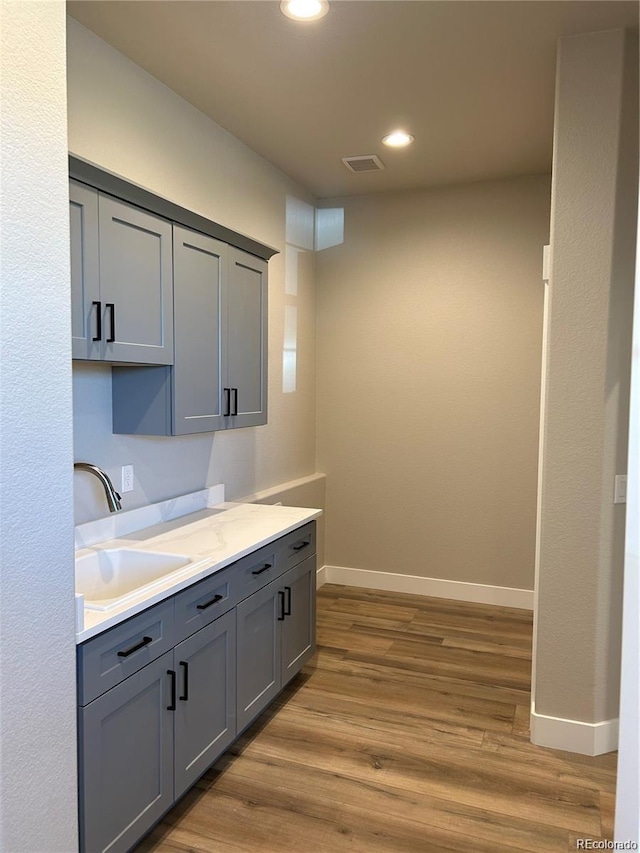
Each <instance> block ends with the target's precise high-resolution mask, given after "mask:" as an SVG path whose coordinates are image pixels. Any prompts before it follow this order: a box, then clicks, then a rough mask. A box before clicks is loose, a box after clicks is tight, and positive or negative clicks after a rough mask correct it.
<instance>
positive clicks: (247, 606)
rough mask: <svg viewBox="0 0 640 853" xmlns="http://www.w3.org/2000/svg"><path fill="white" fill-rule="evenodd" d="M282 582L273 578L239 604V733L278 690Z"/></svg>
mask: <svg viewBox="0 0 640 853" xmlns="http://www.w3.org/2000/svg"><path fill="white" fill-rule="evenodd" d="M281 609H282V585H281V583H280V581H279V580H276V581H272V582H271V583H270V584H267V586H265V587H264V588H263V589H261V590H259V591H258V592H254V593H253V595H250V596H249V598H247V599H245V601H242V602H241V603H240V604H239V605H238V607H237V611H238V685H237V693H238V718H237V719H238V731H239V732H241V731H242V730H243V729H245V728H246V727H247V726H248V725H249V723H251V722H252V721H253V720H255V718H256V717H257V716H258V714H259V713H260V712H261V711H263V710H264V709H265V708H266V707H267V705H268V704H269V703H270V702H271V700H272V699H274V698H275V696H277V695H278V693H279V691H280V686H281V683H282V677H281V663H280V631H279V625H278V619H279V618H281V617H280V612H281Z"/></svg>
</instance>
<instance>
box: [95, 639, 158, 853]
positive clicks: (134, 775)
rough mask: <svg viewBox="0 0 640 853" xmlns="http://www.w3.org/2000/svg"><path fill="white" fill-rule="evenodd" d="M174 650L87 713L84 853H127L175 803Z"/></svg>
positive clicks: (115, 690) (106, 695)
mask: <svg viewBox="0 0 640 853" xmlns="http://www.w3.org/2000/svg"><path fill="white" fill-rule="evenodd" d="M172 666H173V651H171V652H167V653H166V654H164V655H163V656H162V657H160V658H158V659H157V660H155V661H153V663H150V664H149V665H148V666H146V667H144V668H143V669H141V670H140V671H139V672H137V673H136V674H135V675H132V676H130V677H129V678H127V679H126V680H125V681H123V682H121V683H120V684H119V685H118V686H117V687H114V688H112V689H111V690H109V691H107V692H106V693H104V694H103V695H102V696H100V697H99V698H98V699H96V700H94V701H93V702H91V703H90V704H89V705H87V706H85V707H84V708H81V709H80V712H79V751H80V756H79V757H80V768H82V770H81V774H80V838H81V849H82V850H83V851H84V853H102V851H106V850H108V851H109V853H124V851H126V850H129V849H130V848H131V846H132V845H133V844H134V843H135V842H136V841H137V840H138V839H139V838H140V837H141V836H142V835H144V833H145V832H146V831H147V830H148V829H150V828H151V827H152V826H153V824H154V823H156V821H157V820H159V818H160V817H161V816H162V815H163V814H164V812H165V811H166V810H167V809H168V808H169V807H170V806H171V804H172V803H173V712H172V711H171V710H169V707H168V706H169V705H170V704H171V677H170V676H169V675H168V674H167V670H171V669H172Z"/></svg>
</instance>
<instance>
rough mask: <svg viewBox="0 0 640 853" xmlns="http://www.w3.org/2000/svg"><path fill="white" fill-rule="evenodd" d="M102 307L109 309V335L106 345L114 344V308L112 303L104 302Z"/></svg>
mask: <svg viewBox="0 0 640 853" xmlns="http://www.w3.org/2000/svg"><path fill="white" fill-rule="evenodd" d="M104 307H105V308H109V309H110V317H111V333H110V335H109V337H108V338H107V343H108V344H112V343H114V342H115V339H116V306H115V305H114V303H113V302H105V303H104Z"/></svg>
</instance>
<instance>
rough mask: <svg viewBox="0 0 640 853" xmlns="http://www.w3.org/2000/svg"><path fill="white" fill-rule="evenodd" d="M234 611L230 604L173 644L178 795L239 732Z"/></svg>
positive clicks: (176, 787) (176, 781) (176, 795)
mask: <svg viewBox="0 0 640 853" xmlns="http://www.w3.org/2000/svg"><path fill="white" fill-rule="evenodd" d="M235 667H236V613H235V610H231V611H230V612H229V613H226V614H225V615H224V616H220V618H219V619H216V620H215V621H214V622H212V623H211V624H210V625H207V626H206V628H201V629H200V630H199V631H198V632H197V633H196V634H193V635H192V636H191V637H188V638H187V639H186V640H183V642H182V643H179V644H178V645H177V646H176V648H175V670H176V672H177V678H178V701H177V702H176V711H175V797H176V799H177V798H178V797H180V796H181V795H182V794H183V793H184V792H185V791H186V790H187V788H189V787H190V786H191V785H192V784H193V783H194V782H195V781H196V780H197V779H198V778H199V777H200V776H201V775H202V774H203V773H204V771H205V770H206V769H207V767H209V765H210V764H212V763H213V762H214V761H215V760H216V758H217V757H218V756H219V755H221V754H222V753H223V752H224V750H225V749H226V748H227V747H228V746H229V745H230V744H231V743H232V742H233V740H234V739H235V736H236V691H235V679H236V671H235Z"/></svg>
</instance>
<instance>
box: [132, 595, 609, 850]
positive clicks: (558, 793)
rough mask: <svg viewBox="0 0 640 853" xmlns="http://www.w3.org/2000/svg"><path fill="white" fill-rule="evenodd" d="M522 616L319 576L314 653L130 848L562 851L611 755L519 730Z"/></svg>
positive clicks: (599, 835)
mask: <svg viewBox="0 0 640 853" xmlns="http://www.w3.org/2000/svg"><path fill="white" fill-rule="evenodd" d="M531 623H532V617H531V614H530V613H528V612H526V611H523V610H510V609H507V608H503V607H492V606H488V605H477V604H467V603H461V602H455V601H447V600H443V599H436V598H424V597H422V596H412V595H403V594H396V593H387V592H375V591H371V590H362V589H356V588H353V587H345V586H336V585H331V584H328V585H326V586H324V587H323V588H322V589H321V590H319V593H318V654H317V656H316V658H315V659H314V661H313V662H312V663H311V664H310V665H309V666H307V667H306V668H305V669H304V670H303V672H302V673H301V674H300V675H299V676H298V677H297V678H296V679H294V681H293V683H292V684H291V685H290V686H289V687H288V688H287V689H286V690H285V691H284V692H283V693H282V694H281V696H280V697H279V699H278V700H277V701H276V703H275V706H274V707H273V709H272V710H270V711H268V712H267V713H266V714H265V715H263V717H262V718H261V719H260V720H259V721H258V722H257V723H256V724H254V726H252V727H251V728H250V729H249V730H248V731H247V732H246V733H245V734H244V735H243V736H242V737H241V738H240V740H239V741H238V742H237V743H236V745H235V746H234V747H233V748H232V751H231V753H229V754H226V755H224V756H223V757H222V758H221V759H220V760H219V761H218V762H217V764H216V765H215V766H214V767H213V768H212V769H211V770H210V771H209V772H208V773H206V774H205V775H204V776H203V777H202V779H201V780H200V782H199V783H198V784H197V786H196V787H195V788H194V789H192V791H190V792H189V793H188V794H187V795H186V796H185V797H184V798H183V799H182V800H181V801H180V803H178V805H177V806H176V807H175V808H174V809H173V810H172V811H171V812H169V813H168V814H167V815H166V817H165V819H164V821H163V822H162V823H161V824H160V825H159V826H158V827H157V828H156V829H155V830H154V831H153V832H152V833H151V834H150V835H149V836H147V838H146V839H145V840H144V841H143V842H142V843H141V844H140V845H139V846H138V847H137V848H136V853H152V851H153V853H160V851H162V853H185V851H199V852H200V851H203V852H204V853H227V851H229V853H232V851H245V853H249V852H250V853H342V851H357V853H405V851H406V853H409V851H411V853H414V851H416V853H418V851H419V852H420V853H440V851H450V852H451V853H452V852H453V851H465V853H516V851H523V850H527V851H535V853H541V851H549V853H551V851H553V853H555V851H563V853H565V851H569V850H575V849H576V842H577V839H579V838H587V837H588V838H591V839H597V840H601V839H603V838H607V839H610V838H611V837H612V834H613V808H614V791H615V770H616V755H615V754H613V753H612V754H609V755H604V756H600V757H598V758H588V757H585V756H580V755H574V754H572V753H568V752H559V751H555V750H549V749H543V748H541V747H536V746H533V745H532V744H531V743H530V742H529V739H528V738H529V704H530V694H529V690H530V671H531V630H532V624H531Z"/></svg>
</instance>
